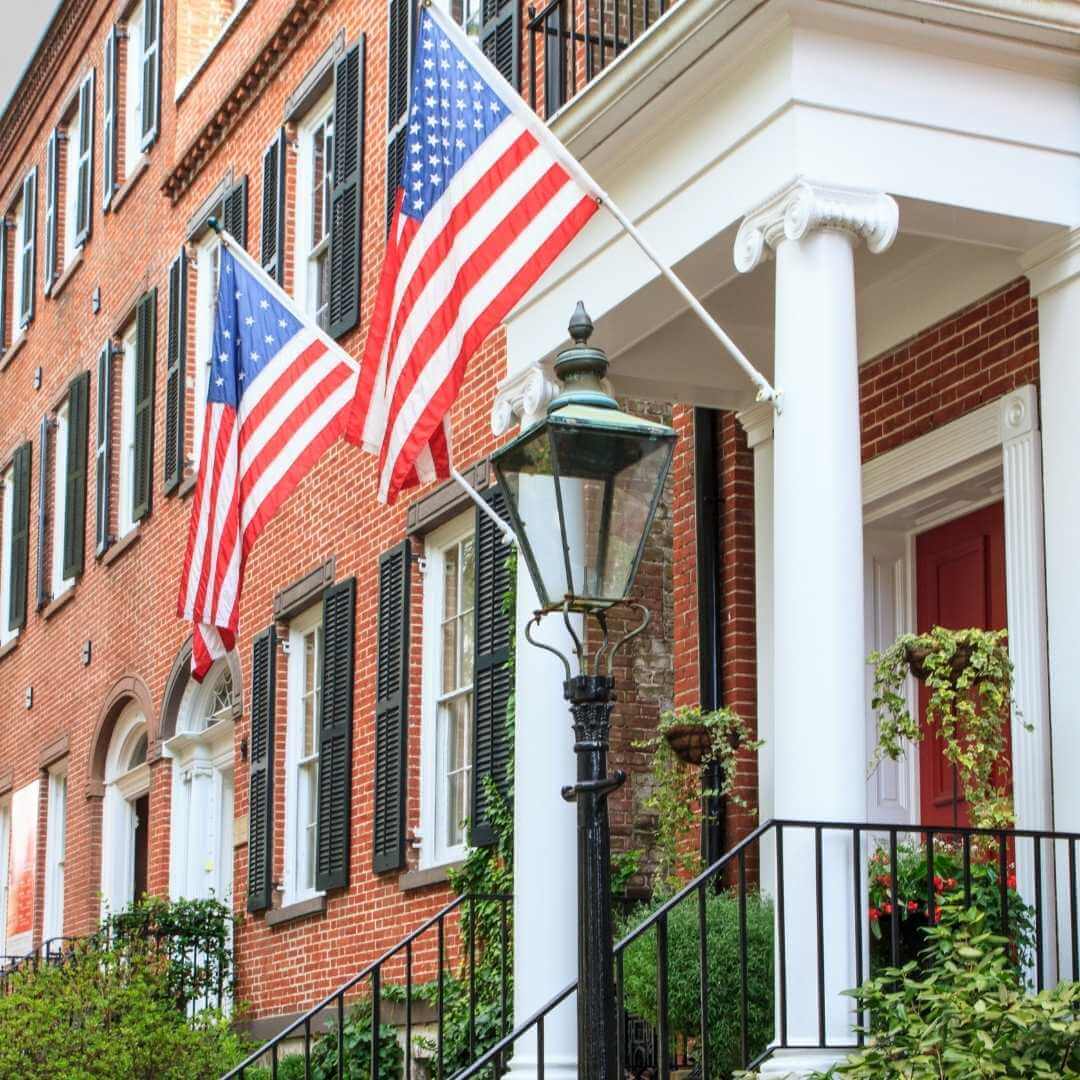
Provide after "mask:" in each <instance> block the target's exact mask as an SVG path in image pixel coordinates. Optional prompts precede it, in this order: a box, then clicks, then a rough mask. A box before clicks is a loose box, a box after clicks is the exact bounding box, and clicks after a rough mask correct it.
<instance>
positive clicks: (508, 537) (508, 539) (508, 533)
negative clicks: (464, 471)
mask: <svg viewBox="0 0 1080 1080" xmlns="http://www.w3.org/2000/svg"><path fill="white" fill-rule="evenodd" d="M450 478H451V479H452V480H454V481H455V482H456V483H457V485H458V487H460V488H461V490H462V491H464V492H465V494H466V495H468V496H469V498H470V499H472V501H473V502H474V503H476V505H477V506H479V507H480V509H481V510H483V511H484V513H485V514H487V516H488V517H489V518H491V520H492V521H493V522H495V524H496V526H497V527H498V529H499V532H500V533H502V538H503V543H504V544H512V543H514V541H515V540H516V539H517V537H516V536H514V530H513V529H511V528H510V526H509V525H507V524H506V522H505V521H503V519H502V518H501V517H499V515H498V514H496V513H495V511H494V510H492V509H491V507H490V506H489V505H488V504H487V503H486V502H485V501H484V499H483V497H482V496H481V495H480V492H478V491H477V490H476V488H474V487H473V486H472V484H470V483H469V481H468V480H466V479H465V477H464V476H462V475H461V473H459V472H458V471H457V469H455V468H454V466H453V465H451V466H450Z"/></svg>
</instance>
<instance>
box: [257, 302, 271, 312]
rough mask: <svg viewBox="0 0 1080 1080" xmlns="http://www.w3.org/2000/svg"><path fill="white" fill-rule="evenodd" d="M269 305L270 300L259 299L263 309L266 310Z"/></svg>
mask: <svg viewBox="0 0 1080 1080" xmlns="http://www.w3.org/2000/svg"><path fill="white" fill-rule="evenodd" d="M269 306H270V301H269V300H260V301H259V307H260V308H262V310H263V311H265V310H266V309H267V308H268V307H269Z"/></svg>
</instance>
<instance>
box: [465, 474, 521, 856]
mask: <svg viewBox="0 0 1080 1080" xmlns="http://www.w3.org/2000/svg"><path fill="white" fill-rule="evenodd" d="M484 499H485V501H486V502H487V503H488V505H489V506H490V507H491V508H492V509H493V510H494V511H495V512H496V513H497V514H498V515H499V516H500V517H501V518H502V519H503V520H504V521H506V520H509V514H508V513H507V511H506V501H505V500H504V499H503V496H502V492H501V491H499V490H498V489H497V488H495V489H492V490H489V491H488V492H486V493H485V494H484ZM509 552H510V549H509V548H508V547H507V546H506V545H505V544H504V543H503V538H502V534H501V533H500V532H499V530H498V529H497V528H496V527H495V523H494V522H493V521H492V520H491V518H489V517H488V516H487V514H485V513H484V512H483V511H482V510H480V508H479V507H477V510H476V592H475V596H476V601H475V608H474V612H473V614H474V618H475V628H474V634H473V647H474V650H475V651H474V656H473V717H474V725H475V730H474V733H473V770H472V785H473V790H472V815H471V820H472V830H471V833H470V840H471V842H472V843H473V844H475V845H477V846H478V847H480V846H483V845H485V844H492V843H494V842H495V840H496V836H495V831H494V829H493V828H492V825H491V819H490V816H489V812H488V811H489V807H488V793H487V787H488V785H487V784H485V783H484V777H486V776H490V777H491V778H492V780H494V781H495V786H496V787H497V788H498V789H499V792H500V794H501V795H502V796H503V797H504V798H505V797H506V796H508V795H509V792H510V769H511V757H512V752H513V739H512V736H511V733H510V732H509V731H508V730H507V727H506V706H507V704H508V702H509V701H510V695H511V694H512V693H513V692H514V686H513V679H512V672H511V670H510V667H509V666H508V662H509V660H510V635H511V633H512V632H513V612H508V611H507V610H506V597H507V594H508V593H509V591H510V574H509V570H508V568H507V565H506V560H507V556H508V555H509Z"/></svg>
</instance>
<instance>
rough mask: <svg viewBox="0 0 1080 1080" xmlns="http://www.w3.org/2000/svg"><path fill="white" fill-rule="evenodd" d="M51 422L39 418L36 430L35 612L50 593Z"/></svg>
mask: <svg viewBox="0 0 1080 1080" xmlns="http://www.w3.org/2000/svg"><path fill="white" fill-rule="evenodd" d="M51 427H52V422H51V421H50V420H49V418H48V417H47V416H43V417H42V418H41V425H40V427H39V428H38V461H39V462H40V463H41V464H40V465H39V466H38V488H37V490H38V513H37V527H38V535H37V610H38V611H40V610H41V609H42V608H43V607H44V606H45V605H46V604H47V603H48V602H49V598H50V595H51V592H52V575H51V574H50V573H49V569H50V568H49V567H48V566H47V565H46V562H45V538H46V537H47V536H48V535H49V510H48V507H49V480H48V477H49V470H48V467H47V463H48V460H49V429H50V428H51Z"/></svg>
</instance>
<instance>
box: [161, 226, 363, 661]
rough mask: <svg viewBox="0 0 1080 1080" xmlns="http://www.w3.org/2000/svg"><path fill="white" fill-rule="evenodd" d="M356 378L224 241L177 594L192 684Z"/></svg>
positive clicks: (337, 423) (220, 649)
mask: <svg viewBox="0 0 1080 1080" xmlns="http://www.w3.org/2000/svg"><path fill="white" fill-rule="evenodd" d="M356 378H357V364H356V361H355V360H353V359H352V357H350V356H349V355H348V354H347V353H346V352H344V351H343V350H342V349H341V348H339V347H338V346H337V345H336V344H335V343H334V341H333V340H332V339H331V338H330V337H328V336H327V335H326V334H325V333H323V331H322V330H320V329H319V328H318V326H316V325H315V324H314V322H313V321H312V320H311V319H310V318H309V317H307V316H305V315H303V314H302V313H301V312H300V311H299V310H298V309H297V308H296V306H295V305H294V304H293V302H292V300H290V298H289V297H288V296H287V295H286V294H285V293H284V292H283V291H282V289H281V288H279V287H278V285H277V284H276V283H275V282H274V281H273V280H272V279H271V278H270V276H269V275H268V274H267V273H266V272H265V271H264V270H263V269H262V268H261V267H260V266H259V265H258V264H257V263H255V261H254V260H253V259H251V258H250V257H249V256H248V255H247V254H246V253H245V252H244V250H243V248H242V247H241V246H240V245H239V244H238V243H237V242H236V241H235V240H233V239H232V238H231V237H229V236H228V235H227V234H226V235H225V236H224V237H223V243H222V248H221V261H220V270H219V283H218V291H217V312H216V315H215V318H214V345H213V355H212V359H211V363H210V376H209V379H208V380H207V383H208V385H207V394H206V416H205V420H204V423H203V438H202V448H201V453H200V457H199V475H198V480H197V482H196V487H195V497H194V501H193V503H192V506H191V523H190V525H189V529H188V544H187V554H186V556H185V557H184V570H183V577H182V579H181V582H180V600H179V612H180V615H181V616H182V617H183V618H184V619H187V620H188V621H190V622H192V623H194V624H195V625H194V632H193V636H192V655H191V669H192V673H193V674H194V676H195V678H196V679H201V678H202V677H203V676H204V675H205V674H206V672H207V671H209V669H210V667H211V665H212V664H213V662H214V661H215V660H216V659H218V657H220V656H224V655H225V653H226V652H228V651H229V650H230V649H232V648H233V647H234V645H235V642H236V630H237V618H238V614H239V605H240V589H241V586H242V584H243V580H244V563H245V561H246V560H247V556H248V552H250V551H251V547H252V545H253V544H254V543H255V541H256V540H257V539H258V537H259V534H260V533H261V532H262V530H263V528H264V527H265V525H266V523H267V522H268V521H269V520H270V518H272V517H273V516H274V514H275V512H276V511H277V509H278V507H279V506H280V505H281V504H282V502H284V500H285V499H286V498H288V496H289V494H290V493H291V492H292V490H293V489H294V488H295V487H296V485H297V484H298V483H300V481H301V480H302V479H303V478H304V476H305V474H306V473H307V472H308V470H309V469H310V468H311V467H312V466H313V465H314V464H315V462H316V461H317V460H318V458H319V456H320V455H321V454H322V452H323V451H324V450H325V449H326V448H327V447H328V446H329V445H330V444H331V443H332V442H334V440H335V439H337V438H338V436H339V435H341V433H342V431H343V430H344V427H345V421H346V419H347V416H348V410H349V406H350V402H351V401H352V399H353V396H354V393H355V389H356ZM197 407H198V406H197Z"/></svg>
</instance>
